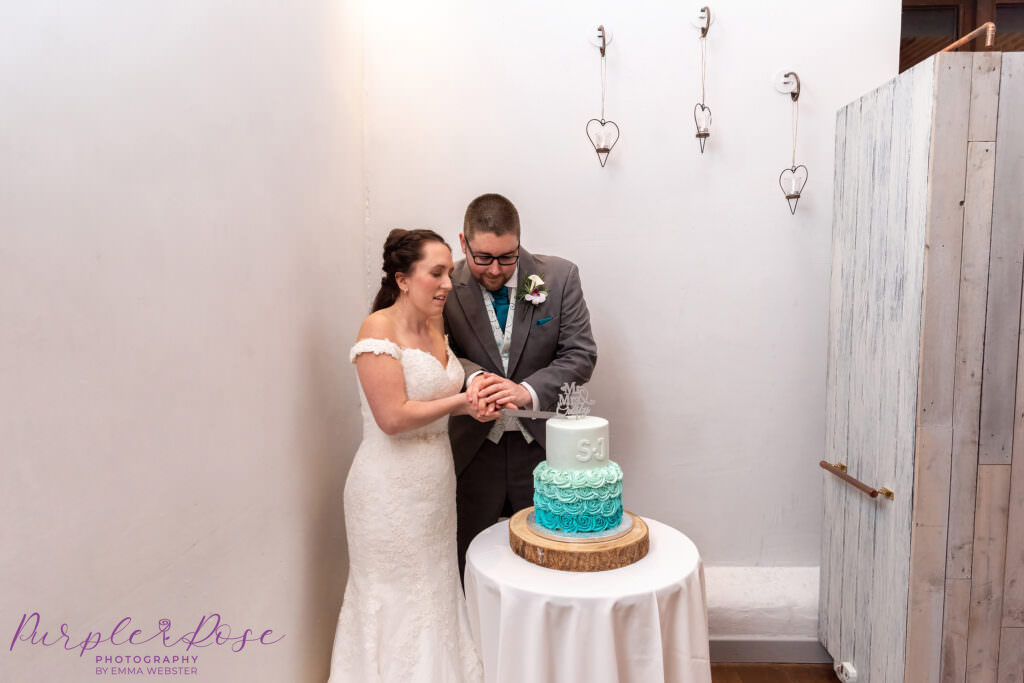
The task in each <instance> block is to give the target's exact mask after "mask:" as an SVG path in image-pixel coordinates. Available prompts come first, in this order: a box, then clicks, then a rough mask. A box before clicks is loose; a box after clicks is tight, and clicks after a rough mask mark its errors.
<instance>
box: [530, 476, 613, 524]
mask: <svg viewBox="0 0 1024 683" xmlns="http://www.w3.org/2000/svg"><path fill="white" fill-rule="evenodd" d="M533 485H534V494H533V504H534V518H535V519H536V520H537V523H538V524H540V525H541V526H543V527H546V528H548V529H560V530H562V531H567V532H582V533H589V532H595V531H605V530H607V529H613V528H615V527H617V526H618V525H619V524H620V523H621V522H622V470H621V469H620V468H619V466H618V465H617V464H615V463H614V462H611V461H609V462H608V464H607V465H604V466H603V467H598V468H594V469H590V470H580V471H568V470H558V469H555V468H553V467H550V466H549V465H548V464H547V462H542V463H540V464H539V465H537V467H536V469H534V471H533Z"/></svg>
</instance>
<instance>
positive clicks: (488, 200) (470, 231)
mask: <svg viewBox="0 0 1024 683" xmlns="http://www.w3.org/2000/svg"><path fill="white" fill-rule="evenodd" d="M462 232H463V234H464V235H465V236H466V239H470V238H471V237H473V235H475V234H477V233H479V232H489V233H491V234H493V235H508V234H510V233H511V234H513V235H515V236H516V237H519V212H518V211H516V207H515V205H514V204H513V203H512V202H510V201H509V200H508V199H506V198H505V197H502V196H501V195H500V194H483V195H480V196H479V197H477V198H476V199H474V200H473V201H471V202H470V203H469V206H467V207H466V218H465V220H464V221H463V224H462Z"/></svg>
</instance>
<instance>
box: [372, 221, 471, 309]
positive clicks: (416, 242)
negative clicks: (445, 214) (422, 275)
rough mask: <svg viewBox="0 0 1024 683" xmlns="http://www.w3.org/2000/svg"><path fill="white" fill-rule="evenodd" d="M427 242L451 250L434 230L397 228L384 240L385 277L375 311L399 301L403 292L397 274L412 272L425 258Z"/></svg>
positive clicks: (381, 280) (382, 279)
mask: <svg viewBox="0 0 1024 683" xmlns="http://www.w3.org/2000/svg"><path fill="white" fill-rule="evenodd" d="M427 242H440V243H441V244H443V245H444V246H446V247H448V249H449V250H451V247H449V246H448V243H447V242H445V241H444V238H443V237H441V236H440V235H438V234H437V233H436V232H434V231H433V230H402V229H401V228H396V229H395V230H392V231H391V233H390V234H388V238H387V239H386V240H384V265H383V270H384V277H382V278H381V279H380V289H379V290H378V291H377V296H376V297H375V298H374V300H373V311H379V310H380V309H382V308H387V307H388V306H390V305H391V304H393V303H395V302H396V301H398V295H399V294H400V293H401V291H400V290H399V289H398V282H397V281H396V280H395V274H396V273H409V272H411V271H412V267H413V266H414V265H416V262H417V261H419V260H420V259H421V258H423V245H424V244H425V243H427ZM371 312H372V311H371Z"/></svg>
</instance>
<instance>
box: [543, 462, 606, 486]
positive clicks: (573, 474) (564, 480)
mask: <svg viewBox="0 0 1024 683" xmlns="http://www.w3.org/2000/svg"><path fill="white" fill-rule="evenodd" d="M533 480H534V481H535V482H536V481H540V482H541V483H544V484H551V485H553V486H557V487H559V488H568V487H572V488H585V487H586V488H596V487H598V486H604V485H606V484H614V483H615V482H621V481H622V470H621V469H620V468H619V466H618V465H617V464H616V463H614V462H612V461H611V460H609V461H608V464H607V465H605V466H603V467H595V468H594V469H590V470H573V471H570V470H557V469H555V468H554V467H551V466H549V465H548V464H547V462H542V463H541V464H539V465H537V467H536V468H535V469H534V470H533Z"/></svg>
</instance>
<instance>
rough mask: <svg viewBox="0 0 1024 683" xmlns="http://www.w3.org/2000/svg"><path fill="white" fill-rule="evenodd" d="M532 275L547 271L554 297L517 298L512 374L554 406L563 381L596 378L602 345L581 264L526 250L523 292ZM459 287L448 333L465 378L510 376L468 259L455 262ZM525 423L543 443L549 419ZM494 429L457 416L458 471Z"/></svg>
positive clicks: (545, 406)
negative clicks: (475, 374)
mask: <svg viewBox="0 0 1024 683" xmlns="http://www.w3.org/2000/svg"><path fill="white" fill-rule="evenodd" d="M533 274H537V275H541V276H543V278H544V285H545V287H547V289H548V297H547V299H546V300H545V301H544V303H542V304H538V305H536V306H535V305H533V304H531V303H530V302H528V301H525V300H521V301H517V302H516V310H515V319H514V321H513V326H512V339H511V349H510V352H509V364H508V375H507V376H508V377H509V379H511V380H513V381H515V382H527V383H529V385H530V386H531V387H533V389H534V391H536V392H537V398H538V399H539V401H540V405H539V406H534V407H533V408H534V409H535V410H554V409H555V405H556V404H557V402H558V395H559V389H560V388H561V386H562V384H563V383H565V382H576V383H577V384H584V383H585V382H587V381H589V380H590V376H591V375H592V374H593V372H594V365H595V364H596V363H597V345H596V344H595V343H594V336H593V334H592V333H591V331H590V312H589V311H588V310H587V303H586V301H584V299H583V287H582V285H581V284H580V276H579V270H578V269H577V268H576V265H575V264H574V263H571V262H569V261H566V260H565V259H561V258H558V257H557V256H542V255H539V254H538V255H536V256H535V255H533V254H530V253H529V252H527V251H526V250H525V249H522V248H520V250H519V273H518V277H519V282H517V283H514V284H515V285H516V290H517V291H518V288H519V285H520V284H521V283H522V282H523V280H525V279H526V277H527V276H528V275H533ZM452 285H453V291H452V295H450V296H449V297H448V301H447V302H446V303H445V307H444V322H445V330H446V331H447V333H448V342H449V344H450V345H451V347H452V350H453V351H454V352H455V355H456V356H457V357H458V358H459V360H460V361H461V362H462V365H463V367H464V368H465V370H466V376H467V377H468V376H469V375H470V373H472V372H476V371H477V370H486V371H487V372H493V373H495V374H497V375H502V376H505V372H504V370H503V369H502V367H501V356H500V354H499V352H498V346H497V344H495V342H494V333H493V332H492V330H491V324H490V322H489V321H488V318H487V309H486V307H485V306H484V300H483V293H482V292H481V291H480V286H479V284H478V283H477V281H476V280H475V279H473V275H472V273H470V272H469V268H468V267H467V266H466V262H465V261H464V260H463V261H459V262H458V263H457V264H456V265H455V273H454V274H453V275H452ZM522 422H523V425H524V426H525V427H526V429H527V430H528V431H529V432H530V433H531V434H532V435H533V436H534V438H536V439H537V440H538V441H539V442H540V444H541V445H544V442H545V439H544V421H543V420H523V421H522ZM492 426H493V425H492V423H490V422H484V423H482V422H477V421H476V420H474V419H473V418H471V417H467V416H459V417H453V418H451V419H450V421H449V423H448V430H449V436H450V438H451V442H452V452H453V454H454V456H455V472H456V474H461V473H462V471H463V470H464V469H466V467H467V466H468V465H469V463H470V461H471V460H472V459H473V456H475V455H476V452H477V450H478V449H479V448H480V445H481V444H482V443H483V442H484V439H485V438H486V437H487V433H488V432H489V431H490V430H491V427H492Z"/></svg>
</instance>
